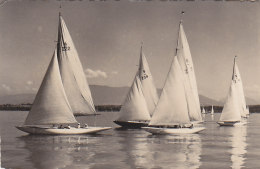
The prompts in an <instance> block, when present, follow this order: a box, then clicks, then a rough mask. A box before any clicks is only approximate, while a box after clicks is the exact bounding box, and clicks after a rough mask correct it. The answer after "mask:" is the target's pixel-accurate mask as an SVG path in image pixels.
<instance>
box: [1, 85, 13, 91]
mask: <svg viewBox="0 0 260 169" xmlns="http://www.w3.org/2000/svg"><path fill="white" fill-rule="evenodd" d="M2 88H4V89H5V90H7V91H10V90H11V87H10V86H7V85H6V84H2Z"/></svg>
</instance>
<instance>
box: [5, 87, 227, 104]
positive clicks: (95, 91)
mask: <svg viewBox="0 0 260 169" xmlns="http://www.w3.org/2000/svg"><path fill="white" fill-rule="evenodd" d="M90 90H91V93H92V96H93V100H94V104H95V105H120V104H122V103H123V101H124V99H125V96H126V94H127V92H128V90H129V87H109V86H100V85H90ZM158 93H161V89H158ZM34 97H35V94H17V95H7V96H0V104H22V103H32V102H33V100H34ZM200 102H201V105H204V106H207V105H223V102H219V101H216V100H213V99H211V98H208V97H206V96H202V95H200Z"/></svg>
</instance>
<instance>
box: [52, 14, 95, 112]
mask: <svg viewBox="0 0 260 169" xmlns="http://www.w3.org/2000/svg"><path fill="white" fill-rule="evenodd" d="M57 49H58V60H59V65H60V67H61V78H62V81H63V84H64V89H65V92H66V95H67V96H68V100H69V103H70V106H71V108H72V111H73V113H74V115H88V114H95V107H94V103H93V100H92V96H91V92H90V89H89V85H88V82H87V79H86V77H85V74H84V71H83V68H82V65H81V62H80V60H79V57H78V53H77V50H76V48H75V46H74V43H73V41H72V38H71V36H70V33H69V31H68V29H67V27H66V24H65V22H64V20H63V18H62V17H61V16H60V18H59V35H58V47H57Z"/></svg>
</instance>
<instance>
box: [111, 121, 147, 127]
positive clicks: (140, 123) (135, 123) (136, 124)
mask: <svg viewBox="0 0 260 169" xmlns="http://www.w3.org/2000/svg"><path fill="white" fill-rule="evenodd" d="M114 123H116V124H117V125H120V126H122V127H124V128H141V127H147V126H148V124H149V121H117V120H115V121H114Z"/></svg>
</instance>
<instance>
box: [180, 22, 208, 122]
mask: <svg viewBox="0 0 260 169" xmlns="http://www.w3.org/2000/svg"><path fill="white" fill-rule="evenodd" d="M176 55H177V58H178V61H179V64H180V66H181V70H182V72H183V74H184V85H185V94H186V98H187V102H188V111H189V117H190V120H191V121H192V123H194V124H196V123H201V122H203V119H202V116H201V110H200V101H199V95H198V89H197V82H196V77H195V72H194V66H193V61H192V57H191V52H190V48H189V44H188V40H187V38H186V35H185V32H184V29H183V25H182V21H181V22H180V25H179V35H178V40H177V48H176Z"/></svg>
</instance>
